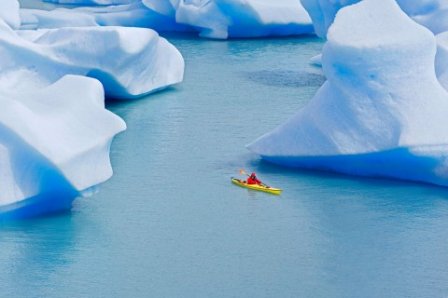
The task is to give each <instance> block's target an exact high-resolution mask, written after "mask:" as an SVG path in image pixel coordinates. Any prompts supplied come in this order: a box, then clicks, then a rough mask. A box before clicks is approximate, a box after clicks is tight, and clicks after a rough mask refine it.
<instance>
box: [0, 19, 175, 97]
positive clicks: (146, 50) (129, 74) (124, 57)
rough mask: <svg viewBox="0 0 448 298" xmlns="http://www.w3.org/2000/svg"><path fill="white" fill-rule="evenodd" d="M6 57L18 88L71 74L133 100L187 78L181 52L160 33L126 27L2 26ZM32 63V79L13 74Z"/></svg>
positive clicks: (5, 70)
mask: <svg viewBox="0 0 448 298" xmlns="http://www.w3.org/2000/svg"><path fill="white" fill-rule="evenodd" d="M0 34H1V37H0V38H1V40H2V43H3V44H4V50H3V51H4V52H5V55H3V56H4V57H6V56H9V57H12V58H11V59H12V60H14V61H15V62H16V63H14V64H11V63H10V61H7V60H2V61H0V69H2V74H0V85H1V84H2V80H11V77H17V79H18V81H17V82H14V84H17V85H21V84H23V82H26V83H27V84H28V83H29V82H30V81H32V82H34V83H36V82H40V84H41V86H45V85H48V84H50V83H53V82H55V81H57V80H58V79H60V78H61V77H62V76H64V75H67V74H74V75H83V76H89V77H92V78H96V79H98V80H100V81H101V83H103V85H104V88H105V90H106V95H107V96H109V97H113V98H120V99H132V98H137V97H141V96H144V95H147V94H149V93H152V92H155V91H157V90H160V89H163V88H165V87H167V86H170V85H173V84H177V83H179V82H181V81H182V79H183V71H184V61H183V58H182V55H181V54H180V53H179V51H178V50H177V49H176V48H175V47H174V46H173V45H172V44H170V43H169V42H168V41H167V40H166V39H164V38H161V37H160V36H159V35H158V34H157V33H156V32H155V31H153V30H150V29H144V28H123V27H113V26H110V27H70V28H60V29H47V30H38V31H34V30H30V31H18V32H17V33H16V32H15V31H13V30H11V29H10V28H8V27H7V26H1V25H0ZM30 65H34V66H36V65H38V67H37V66H36V67H37V70H36V71H27V74H28V75H29V76H32V77H33V78H32V79H29V80H26V81H24V80H23V78H21V77H19V76H15V75H12V74H13V73H15V72H17V71H20V72H21V75H22V76H23V75H24V73H23V72H22V71H21V70H22V69H25V70H29V66H30Z"/></svg>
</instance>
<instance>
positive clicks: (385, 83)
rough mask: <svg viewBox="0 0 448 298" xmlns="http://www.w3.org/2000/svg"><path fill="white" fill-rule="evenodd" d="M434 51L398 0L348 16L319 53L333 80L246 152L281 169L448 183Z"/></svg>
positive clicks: (446, 97)
mask: <svg viewBox="0 0 448 298" xmlns="http://www.w3.org/2000/svg"><path fill="white" fill-rule="evenodd" d="M380 19H381V22H379V21H378V20H380ZM435 53H436V42H435V38H434V35H433V34H432V33H431V32H430V31H429V30H428V29H426V28H424V27H422V26H420V25H418V24H417V23H415V22H414V21H412V20H411V19H410V18H409V17H408V16H407V15H406V14H404V13H403V11H402V10H401V9H400V8H399V6H398V5H397V4H396V2H395V1H394V0H384V1H377V0H364V1H362V2H360V3H358V4H355V5H352V6H350V7H346V8H343V9H342V10H340V11H339V13H338V15H337V17H336V20H335V22H334V24H333V25H332V26H331V27H330V30H329V33H328V41H327V43H326V45H325V46H324V50H323V56H322V64H323V71H324V73H325V75H326V77H327V81H326V82H325V83H324V85H323V86H322V87H321V88H320V89H319V91H318V92H317V94H316V95H315V96H314V98H313V99H312V100H311V101H310V102H309V103H308V104H307V105H306V106H305V107H304V108H303V109H302V110H301V111H299V112H298V114H296V115H295V116H294V117H292V118H291V119H290V120H289V121H287V122H286V123H285V124H283V125H281V126H280V127H278V128H277V129H275V130H274V131H272V132H271V133H268V134H266V135H264V136H262V137H261V138H259V139H258V140H256V141H255V142H254V143H252V144H250V145H249V146H248V148H249V149H250V150H251V151H253V152H255V153H257V154H259V155H261V156H262V158H263V159H266V160H268V161H271V162H274V163H277V164H280V165H285V166H291V167H306V168H316V169H329V170H333V171H338V172H343V173H349V174H356V175H368V176H384V177H395V178H400V179H409V180H417V181H424V182H429V183H435V184H440V185H448V175H447V174H448V162H447V161H448V130H446V126H447V124H448V120H447V119H448V118H447V116H446V115H448V93H447V91H446V90H445V89H444V88H443V87H442V86H441V85H440V83H439V82H438V80H437V78H436V76H435V71H434V57H435Z"/></svg>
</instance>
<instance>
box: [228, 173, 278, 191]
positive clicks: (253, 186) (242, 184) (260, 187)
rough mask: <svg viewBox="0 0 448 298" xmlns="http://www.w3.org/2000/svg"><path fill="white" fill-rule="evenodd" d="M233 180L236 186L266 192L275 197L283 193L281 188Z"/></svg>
mask: <svg viewBox="0 0 448 298" xmlns="http://www.w3.org/2000/svg"><path fill="white" fill-rule="evenodd" d="M231 180H232V183H233V184H236V185H238V186H240V187H244V188H248V189H252V190H258V191H264V192H267V193H271V194H274V195H279V194H281V192H282V190H281V189H279V188H274V187H269V186H263V185H258V184H247V183H246V181H243V180H241V179H237V178H234V177H232V178H231Z"/></svg>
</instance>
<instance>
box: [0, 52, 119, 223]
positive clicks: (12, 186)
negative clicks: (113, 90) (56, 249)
mask: <svg viewBox="0 0 448 298" xmlns="http://www.w3.org/2000/svg"><path fill="white" fill-rule="evenodd" d="M2 48H3V47H2ZM2 89H4V88H2ZM15 90H20V89H15ZM0 102H1V106H2V109H1V110H0V164H1V165H2V166H1V167H0V176H1V177H2V179H1V181H0V185H1V187H0V219H10V218H24V217H30V216H35V215H39V214H44V213H50V212H55V211H60V210H65V209H69V208H70V207H71V202H72V201H73V200H74V199H75V198H76V197H77V196H80V195H82V193H83V191H86V190H87V189H89V188H91V187H92V186H95V185H97V184H99V183H102V182H104V181H105V180H107V179H108V178H109V177H110V176H111V175H112V168H111V165H110V161H109V147H110V143H111V140H112V138H113V137H114V136H115V135H116V134H117V133H119V132H120V131H123V130H124V129H125V124H124V122H123V120H121V119H120V118H119V117H118V116H115V115H114V114H113V113H111V112H109V111H107V110H106V109H105V108H104V91H103V88H102V86H101V84H100V83H99V82H98V81H97V80H94V79H90V78H85V77H81V76H64V77H63V78H62V79H60V80H58V81H57V82H56V83H54V84H52V85H50V86H48V87H46V88H42V89H33V90H31V91H19V92H14V93H9V92H8V93H7V92H4V91H2V92H1V93H0Z"/></svg>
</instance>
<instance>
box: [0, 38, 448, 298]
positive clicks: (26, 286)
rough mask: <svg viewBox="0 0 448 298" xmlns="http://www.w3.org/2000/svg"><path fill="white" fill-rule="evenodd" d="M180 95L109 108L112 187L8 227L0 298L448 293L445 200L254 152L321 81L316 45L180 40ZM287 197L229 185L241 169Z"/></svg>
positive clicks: (1, 234) (443, 194) (1, 240)
mask: <svg viewBox="0 0 448 298" xmlns="http://www.w3.org/2000/svg"><path fill="white" fill-rule="evenodd" d="M168 39H169V40H170V41H171V42H172V43H174V45H175V46H176V47H178V49H179V50H180V51H181V53H182V54H183V56H184V57H185V61H186V74H185V80H184V82H183V83H182V84H180V85H178V86H176V87H174V88H171V89H169V90H165V91H162V92H159V93H156V94H153V95H151V96H148V97H146V98H143V99H140V100H136V101H122V102H117V101H115V102H111V103H109V104H108V108H109V109H110V110H112V111H113V112H115V113H117V114H118V115H119V116H121V117H122V118H123V119H124V120H125V121H126V122H127V125H128V130H127V131H126V132H124V133H122V134H121V135H119V137H118V138H116V140H115V141H114V143H113V144H112V149H111V158H112V163H113V167H114V173H115V174H114V176H113V178H112V179H111V180H109V181H108V182H106V183H105V184H103V185H101V187H100V188H99V191H98V192H97V193H95V194H93V196H92V197H90V198H82V199H78V200H76V201H75V203H74V206H73V209H72V210H71V211H70V212H67V213H64V214H59V215H56V216H51V217H43V218H38V219H32V220H26V221H18V222H9V223H2V224H1V226H0V272H1V276H0V297H446V296H447V295H448V189H447V188H442V187H433V186H430V185H424V184H414V183H406V182H400V181H389V180H381V179H364V178H356V177H350V176H343V175H336V174H330V173H320V172H312V171H300V170H290V169H286V168H282V167H277V166H273V165H270V164H268V163H266V162H263V161H260V159H259V158H258V157H257V156H255V155H252V154H250V153H249V152H248V151H247V150H246V148H245V145H246V144H248V143H250V142H251V141H253V140H254V139H256V138H257V137H259V136H260V135H262V134H263V133H265V132H268V131H270V130H272V129H273V128H275V127H276V126H277V125H279V124H281V123H283V122H285V120H286V119H288V118H289V117H291V116H292V115H293V114H294V113H295V112H296V111H297V110H298V109H299V108H300V107H302V106H303V105H304V104H306V102H307V101H308V100H309V99H310V98H311V97H312V96H313V94H314V93H315V92H316V90H317V89H318V87H319V86H320V85H321V84H322V83H323V81H324V77H323V76H322V75H321V73H320V71H319V69H316V68H313V67H312V66H309V59H310V58H311V57H313V56H314V55H316V54H319V52H320V51H321V48H322V45H323V43H322V41H320V40H318V39H317V38H313V37H302V38H283V39H254V40H233V41H210V40H204V39H198V38H196V37H192V36H190V37H189V36H169V37H168ZM242 168H243V169H245V170H246V171H249V172H250V171H256V172H257V174H258V176H259V178H260V179H262V180H263V181H265V182H266V183H268V184H271V185H272V186H275V187H280V188H283V189H284V191H283V193H282V195H281V196H274V195H270V194H265V193H260V192H254V191H250V190H246V189H243V188H239V187H237V186H235V185H232V184H231V183H230V177H232V176H239V173H238V172H239V170H240V169H242Z"/></svg>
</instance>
